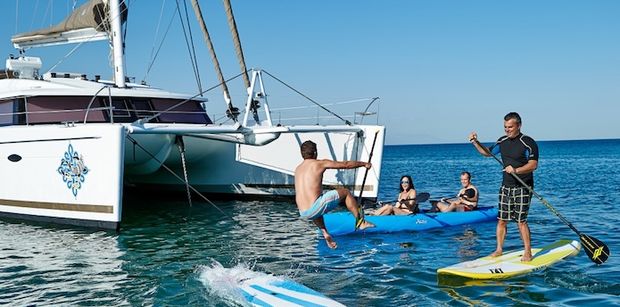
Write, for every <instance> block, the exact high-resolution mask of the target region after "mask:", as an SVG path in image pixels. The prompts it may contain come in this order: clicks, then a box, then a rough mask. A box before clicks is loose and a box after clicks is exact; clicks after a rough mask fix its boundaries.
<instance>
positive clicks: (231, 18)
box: [223, 0, 256, 112]
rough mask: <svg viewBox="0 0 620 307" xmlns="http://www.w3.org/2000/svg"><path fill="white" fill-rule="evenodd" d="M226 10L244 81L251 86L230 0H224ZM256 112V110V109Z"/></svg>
mask: <svg viewBox="0 0 620 307" xmlns="http://www.w3.org/2000/svg"><path fill="white" fill-rule="evenodd" d="M223 2H224V10H225V11H226V17H227V19H228V27H229V28H230V32H231V34H232V37H233V41H234V43H235V51H236V53H237V59H238V61H239V66H241V70H242V71H245V72H246V73H245V74H244V75H243V81H244V83H245V87H246V88H248V87H250V77H249V76H248V74H247V71H248V69H247V68H246V66H245V58H244V57H243V49H242V48H241V39H240V38H239V31H237V23H236V22H235V15H234V14H233V11H232V6H231V5H230V0H224V1H223ZM254 112H256V111H254Z"/></svg>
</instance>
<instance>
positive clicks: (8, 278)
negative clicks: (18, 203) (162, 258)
mask: <svg viewBox="0 0 620 307" xmlns="http://www.w3.org/2000/svg"><path fill="white" fill-rule="evenodd" d="M0 237H1V238H2V249H0V268H1V269H0V289H2V292H3V293H7V294H10V295H9V296H0V305H3V304H11V305H31V304H41V305H54V304H59V303H61V302H63V301H64V302H72V301H73V302H83V303H85V304H89V303H94V302H97V303H98V304H104V305H118V304H124V303H125V304H126V303H127V302H126V300H125V299H124V298H123V296H122V295H119V294H116V293H115V290H118V289H122V288H123V283H124V282H125V280H126V279H127V273H126V272H125V271H124V270H123V269H122V266H123V260H122V257H123V255H124V253H123V252H122V251H121V249H119V246H118V242H117V240H116V235H115V234H114V233H108V232H102V231H89V230H84V229H76V228H63V227H56V226H50V225H45V224H33V223H30V224H28V223H19V222H15V223H12V222H0Z"/></svg>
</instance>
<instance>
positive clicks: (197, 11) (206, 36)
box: [192, 0, 247, 122]
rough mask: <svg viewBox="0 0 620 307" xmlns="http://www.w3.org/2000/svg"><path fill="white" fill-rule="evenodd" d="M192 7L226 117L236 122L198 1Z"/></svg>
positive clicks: (234, 112)
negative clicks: (226, 109)
mask: <svg viewBox="0 0 620 307" xmlns="http://www.w3.org/2000/svg"><path fill="white" fill-rule="evenodd" d="M192 7H193V8H194V14H195V15H196V19H198V23H199V24H200V29H201V30H202V35H203V37H204V40H205V43H206V44H207V47H209V54H210V55H211V61H213V68H214V69H215V73H216V75H217V78H218V79H219V80H220V84H221V85H222V91H223V92H224V100H226V105H227V107H228V117H229V118H230V119H232V120H234V121H235V122H237V116H238V112H239V111H238V110H235V109H236V108H235V107H234V106H233V104H232V100H231V98H230V92H229V91H228V86H227V85H226V82H224V74H223V73H222V68H221V67H220V62H219V61H218V59H217V55H216V54H215V47H213V42H212V41H211V35H209V31H208V30H207V25H206V24H205V21H204V18H202V11H201V9H200V4H198V0H192ZM244 73H247V70H246V71H243V72H242V74H244Z"/></svg>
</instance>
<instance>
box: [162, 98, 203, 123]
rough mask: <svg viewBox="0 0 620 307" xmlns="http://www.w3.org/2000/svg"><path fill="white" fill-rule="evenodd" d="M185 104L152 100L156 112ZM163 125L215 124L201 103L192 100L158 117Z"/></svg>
mask: <svg viewBox="0 0 620 307" xmlns="http://www.w3.org/2000/svg"><path fill="white" fill-rule="evenodd" d="M181 102H183V100H178V99H151V103H152V105H153V109H154V110H155V111H158V112H160V111H164V110H166V109H168V108H170V107H172V106H174V105H176V104H179V103H181ZM158 118H159V121H160V122H162V123H188V124H211V123H213V122H212V121H211V119H210V118H209V116H207V112H206V111H205V110H204V108H203V107H202V106H201V104H200V102H198V101H194V100H190V101H187V102H185V103H183V104H181V105H179V106H177V107H175V108H174V109H172V110H170V111H166V112H165V113H162V114H161V115H160V116H158Z"/></svg>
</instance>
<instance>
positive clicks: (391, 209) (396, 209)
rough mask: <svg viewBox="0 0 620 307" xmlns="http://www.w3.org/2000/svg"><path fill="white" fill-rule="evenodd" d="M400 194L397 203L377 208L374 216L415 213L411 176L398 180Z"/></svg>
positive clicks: (414, 195)
mask: <svg viewBox="0 0 620 307" xmlns="http://www.w3.org/2000/svg"><path fill="white" fill-rule="evenodd" d="M399 188H400V193H398V202H396V203H395V204H394V205H391V204H387V205H384V206H383V207H381V208H379V209H378V210H377V211H376V212H375V215H390V214H395V215H406V214H411V213H417V212H418V211H419V210H418V204H417V203H416V201H415V198H416V192H415V187H414V186H413V179H411V176H409V175H405V176H402V177H401V178H400V187H399Z"/></svg>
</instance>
